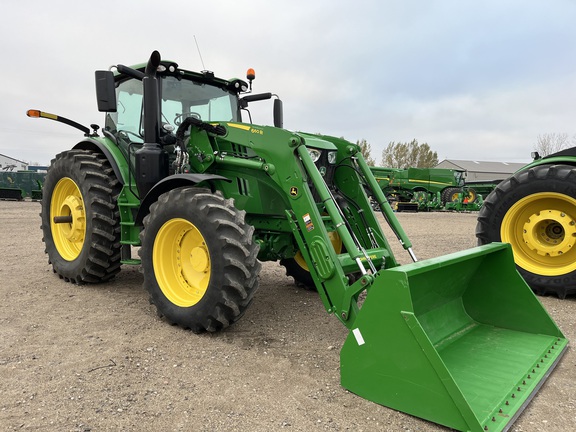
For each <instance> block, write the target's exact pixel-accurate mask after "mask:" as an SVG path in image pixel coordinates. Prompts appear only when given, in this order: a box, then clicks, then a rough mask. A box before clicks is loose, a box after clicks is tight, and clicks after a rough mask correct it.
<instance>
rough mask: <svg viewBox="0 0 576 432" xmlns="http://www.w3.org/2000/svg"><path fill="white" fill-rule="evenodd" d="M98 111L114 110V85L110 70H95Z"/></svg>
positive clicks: (112, 74)
mask: <svg viewBox="0 0 576 432" xmlns="http://www.w3.org/2000/svg"><path fill="white" fill-rule="evenodd" d="M96 99H97V101H98V111H100V112H116V86H115V84H114V73H113V72H112V71H96Z"/></svg>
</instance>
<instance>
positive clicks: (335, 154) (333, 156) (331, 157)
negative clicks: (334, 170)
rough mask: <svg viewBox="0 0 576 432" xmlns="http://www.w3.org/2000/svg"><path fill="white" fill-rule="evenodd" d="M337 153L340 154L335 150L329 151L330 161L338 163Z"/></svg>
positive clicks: (330, 162)
mask: <svg viewBox="0 0 576 432" xmlns="http://www.w3.org/2000/svg"><path fill="white" fill-rule="evenodd" d="M337 155H338V152H335V151H331V152H328V163H329V164H332V165H334V164H335V163H336V156H337Z"/></svg>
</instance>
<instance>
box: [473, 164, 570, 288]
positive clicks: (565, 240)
mask: <svg viewBox="0 0 576 432" xmlns="http://www.w3.org/2000/svg"><path fill="white" fill-rule="evenodd" d="M476 236H477V238H478V243H479V244H481V245H482V244H486V243H490V242H499V241H502V242H506V243H510V244H511V245H512V249H513V251H514V261H515V262H516V266H517V268H518V270H519V272H520V274H521V275H522V276H523V277H524V279H525V280H526V282H527V283H528V284H529V285H530V287H531V288H532V289H533V290H534V291H535V292H536V293H537V294H541V295H544V294H547V293H554V294H556V295H558V297H560V298H565V297H566V295H568V294H571V293H576V167H573V166H569V165H540V166H536V167H533V168H530V169H527V170H524V171H520V172H518V173H516V174H514V175H513V176H512V177H510V178H508V179H506V180H504V181H502V182H501V183H500V184H499V185H498V186H497V187H496V189H494V191H492V192H491V193H490V195H488V197H487V198H486V200H485V201H484V205H483V207H482V209H481V210H480V213H479V214H478V224H477V226H476ZM486 271H490V269H486Z"/></svg>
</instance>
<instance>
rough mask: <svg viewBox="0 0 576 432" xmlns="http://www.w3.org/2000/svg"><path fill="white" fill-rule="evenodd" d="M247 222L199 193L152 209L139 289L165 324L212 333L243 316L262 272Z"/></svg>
mask: <svg viewBox="0 0 576 432" xmlns="http://www.w3.org/2000/svg"><path fill="white" fill-rule="evenodd" d="M244 214H245V213H244V212H241V211H239V210H238V209H237V208H236V207H234V203H233V201H232V200H226V199H224V198H223V197H222V195H221V194H220V193H216V194H214V193H212V192H211V191H210V190H208V189H204V188H198V187H181V188H177V189H173V190H171V191H169V192H166V193H164V194H162V195H160V197H159V198H158V200H157V201H156V202H155V203H153V204H152V205H151V206H150V213H149V214H148V216H146V217H145V218H144V229H143V230H142V231H141V233H140V240H141V243H142V247H141V248H140V257H141V258H142V271H143V273H144V288H145V289H146V290H147V291H148V293H149V294H150V299H151V301H152V303H154V305H155V306H156V308H157V309H158V314H159V315H161V316H163V317H164V318H165V319H166V320H167V321H168V322H170V323H171V324H177V325H179V326H181V327H183V328H186V329H191V330H192V331H193V332H195V333H201V332H204V331H209V332H214V331H218V330H222V329H224V328H226V327H228V326H229V325H230V324H232V323H234V322H236V321H237V320H238V319H239V318H240V317H241V316H242V315H243V314H244V312H245V311H246V309H247V308H248V306H249V305H250V303H251V302H252V298H253V296H254V293H255V292H256V290H257V289H258V273H259V272H260V263H259V262H258V259H257V256H258V250H259V246H258V244H257V243H255V242H254V241H253V239H252V235H253V233H254V228H253V227H252V226H250V225H248V224H246V222H245V221H244Z"/></svg>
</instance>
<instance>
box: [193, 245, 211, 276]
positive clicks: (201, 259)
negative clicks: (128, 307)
mask: <svg viewBox="0 0 576 432" xmlns="http://www.w3.org/2000/svg"><path fill="white" fill-rule="evenodd" d="M190 264H191V265H192V268H193V269H194V270H195V271H197V272H198V273H206V272H207V271H208V269H209V265H210V260H209V258H208V251H207V250H206V248H204V247H199V246H197V247H195V248H194V249H192V252H191V253H190Z"/></svg>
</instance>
